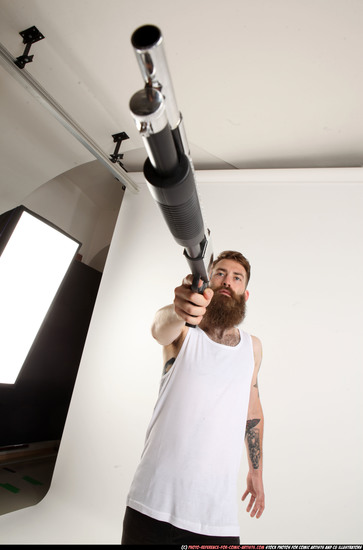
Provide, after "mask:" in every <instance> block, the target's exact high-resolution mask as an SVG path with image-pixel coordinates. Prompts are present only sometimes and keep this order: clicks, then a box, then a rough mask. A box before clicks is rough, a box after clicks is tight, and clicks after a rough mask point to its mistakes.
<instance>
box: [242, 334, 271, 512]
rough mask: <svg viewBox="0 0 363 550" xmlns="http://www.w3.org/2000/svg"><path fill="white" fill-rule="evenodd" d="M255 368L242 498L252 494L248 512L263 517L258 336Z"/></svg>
mask: <svg viewBox="0 0 363 550" xmlns="http://www.w3.org/2000/svg"><path fill="white" fill-rule="evenodd" d="M252 343H253V353H254V359H255V368H254V372H253V376H252V383H251V391H250V401H249V405H248V416H247V424H246V433H245V440H246V447H247V457H248V464H249V472H248V475H247V489H246V491H245V493H244V494H243V496H242V500H245V498H246V497H247V496H248V495H250V500H249V503H248V506H247V512H249V513H250V515H251V517H254V516H256V518H259V517H261V515H262V513H263V511H264V509H265V493H264V488H263V481H262V439H263V428H264V417H263V411H262V406H261V401H260V395H259V391H258V382H257V375H258V372H259V369H260V365H261V361H262V346H261V342H260V340H259V339H258V338H256V337H254V336H253V337H252Z"/></svg>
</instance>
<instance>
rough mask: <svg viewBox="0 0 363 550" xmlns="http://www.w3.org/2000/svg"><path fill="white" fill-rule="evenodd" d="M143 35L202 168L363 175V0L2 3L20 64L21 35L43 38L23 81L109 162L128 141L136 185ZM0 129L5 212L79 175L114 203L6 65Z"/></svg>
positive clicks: (6, 32)
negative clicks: (154, 45)
mask: <svg viewBox="0 0 363 550" xmlns="http://www.w3.org/2000/svg"><path fill="white" fill-rule="evenodd" d="M148 23H151V24H154V25H157V26H158V27H159V28H160V29H161V31H162V34H163V36H164V41H165V42H164V47H165V51H166V55H167V58H168V62H169V69H170V72H171V76H172V80H173V84H174V89H175V93H176V97H177V101H178V106H179V109H180V110H181V112H182V114H183V117H184V122H185V128H186V133H187V137H188V141H189V144H190V146H191V153H192V157H193V161H194V165H195V167H196V169H226V168H238V169H245V168H246V169H251V168H252V169H254V168H313V167H347V166H362V165H363V101H362V98H363V65H362V52H363V32H362V29H363V2H362V0H303V1H302V0H225V1H224V2H220V1H219V0H218V1H217V0H183V1H182V2H181V1H179V0H61V1H60V0H0V41H1V43H2V44H3V45H4V46H5V47H6V48H7V50H8V51H9V52H10V53H11V54H12V55H13V56H14V58H15V57H17V56H19V55H21V54H22V53H23V50H24V45H23V44H22V38H21V37H20V35H19V32H20V31H22V30H24V29H27V28H28V27H31V26H33V25H35V26H36V27H37V28H38V29H39V30H40V31H41V32H42V33H43V34H44V35H45V39H44V40H42V41H40V42H38V43H36V44H34V45H33V46H32V48H31V51H30V54H33V55H34V60H33V62H32V63H29V64H28V65H27V66H26V69H25V70H26V71H28V72H29V73H30V74H31V75H32V76H33V77H34V78H35V79H36V80H37V81H38V82H39V83H40V84H41V85H42V86H43V87H44V88H45V89H46V90H47V92H48V93H49V94H51V95H52V96H53V97H54V98H55V99H56V101H57V102H58V103H60V104H61V105H62V107H63V108H64V109H65V110H66V111H67V112H68V113H69V114H70V115H71V116H72V117H73V118H74V119H75V120H76V121H77V123H78V124H79V125H80V126H81V127H82V128H83V129H84V130H85V131H86V132H87V133H88V134H89V136H91V137H92V139H93V140H95V141H96V142H97V143H98V145H99V146H100V147H101V148H102V149H103V150H104V151H105V152H106V153H107V154H111V153H112V152H113V150H114V146H115V145H114V143H113V139H112V137H111V136H112V134H115V133H118V132H122V131H124V132H126V133H127V134H128V135H129V137H130V139H128V140H127V141H125V142H123V144H122V147H121V152H123V153H124V159H123V163H124V166H125V167H126V168H127V170H128V171H129V173H130V172H133V171H140V170H141V169H142V165H143V162H144V160H145V157H146V153H145V150H144V148H143V146H142V142H141V139H140V137H139V135H138V134H137V131H136V127H135V125H134V122H133V120H132V118H131V116H130V113H129V107H128V103H129V100H130V98H131V96H132V95H133V94H134V92H136V91H137V90H139V89H141V88H142V87H143V81H142V78H141V74H140V71H139V68H138V65H137V62H136V58H135V55H134V52H133V49H132V47H131V43H130V36H131V34H132V32H133V31H134V30H135V29H136V28H137V27H139V26H141V25H144V24H148ZM0 116H1V133H0V174H1V177H0V212H3V211H5V210H8V209H9V208H12V207H14V206H16V205H18V204H20V203H21V202H22V200H23V199H24V197H26V196H27V195H29V194H30V193H31V192H32V191H34V190H35V189H36V188H37V187H39V186H40V185H42V184H44V183H45V182H47V181H49V180H51V179H52V178H54V177H56V176H57V175H58V174H61V173H63V172H66V171H69V170H72V169H74V168H76V167H77V178H76V179H77V182H79V181H82V189H83V191H84V192H87V189H88V185H87V181H89V193H90V194H91V195H92V197H93V199H94V200H97V199H96V195H97V193H98V192H99V193H100V194H101V193H102V194H104V193H105V192H107V186H105V182H104V181H103V178H100V177H99V173H98V172H97V171H94V172H95V173H94V174H93V171H92V170H89V162H90V161H92V160H93V158H94V157H93V156H92V155H91V154H90V153H89V151H87V150H86V149H85V148H84V147H83V146H82V145H81V144H80V143H79V142H78V141H77V140H76V139H75V138H74V137H73V136H72V135H70V134H69V133H68V132H67V131H66V130H65V129H64V128H63V127H62V126H61V125H60V124H59V122H58V121H57V120H55V119H54V118H53V117H52V116H51V115H50V114H49V112H47V111H46V110H45V109H44V107H43V106H42V105H40V104H39V103H38V102H37V101H36V100H35V99H34V98H33V97H32V96H31V95H30V94H29V92H28V91H26V90H24V89H23V88H22V87H21V86H20V84H19V83H18V82H17V81H16V80H15V79H14V78H13V77H12V76H11V75H10V74H9V73H8V72H7V71H6V70H5V69H4V68H3V67H2V66H0ZM82 165H85V174H84V177H83V178H82V177H80V170H81V168H80V167H81V166H82ZM86 166H88V168H87V169H86ZM130 175H131V177H132V174H130ZM109 177H110V179H111V180H113V181H114V178H113V176H111V175H110V176H109ZM99 180H102V181H101V182H100V183H98V182H99ZM98 190H99V191H98ZM93 199H92V200H93Z"/></svg>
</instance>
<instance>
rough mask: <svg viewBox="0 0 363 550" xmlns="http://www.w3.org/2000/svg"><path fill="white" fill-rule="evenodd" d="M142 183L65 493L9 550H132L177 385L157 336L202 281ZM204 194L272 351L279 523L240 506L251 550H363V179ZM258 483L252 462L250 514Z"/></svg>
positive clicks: (233, 177) (296, 175)
mask: <svg viewBox="0 0 363 550" xmlns="http://www.w3.org/2000/svg"><path fill="white" fill-rule="evenodd" d="M134 179H135V180H136V181H137V182H138V184H139V186H140V192H139V193H138V194H137V195H134V194H132V193H130V192H127V191H126V194H125V197H124V200H123V203H122V206H121V210H120V214H119V217H118V222H117V225H116V228H115V232H114V236H113V240H112V243H111V247H110V252H109V255H108V259H107V263H106V267H105V271H104V274H103V278H102V281H101V286H100V291H99V294H98V298H97V301H96V305H95V309H94V313H93V318H92V320H91V325H90V329H89V333H88V337H87V341H86V345H85V348H84V352H83V357H82V361H81V365H80V368H79V372H78V377H77V381H76V385H75V389H74V393H73V397H72V401H71V405H70V409H69V413H68V417H67V421H66V425H65V430H64V434H63V438H62V442H61V447H60V452H59V455H58V460H57V464H56V468H55V472H54V477H53V481H52V484H51V487H50V490H49V492H48V494H47V496H46V497H45V498H44V500H43V501H42V502H40V503H39V504H38V505H36V506H34V507H31V508H27V509H24V510H20V511H17V512H14V513H11V514H7V515H4V516H2V517H0V542H1V543H3V544H4V543H27V544H37V543H50V544H57V543H66V544H71V543H74V544H82V543H83V544H85V543H88V544H91V543H106V544H107V543H110V544H111V543H115V544H117V543H119V542H120V537H121V528H122V519H123V514H124V510H125V501H126V495H127V492H128V489H129V485H130V483H131V480H132V477H133V474H134V471H135V469H136V467H137V464H138V461H139V458H140V454H141V451H142V447H143V442H144V437H145V431H146V428H147V425H148V422H149V419H150V417H151V414H152V409H153V406H154V403H155V400H156V397H157V393H158V387H159V380H160V376H161V372H162V353H161V352H162V350H161V347H160V346H159V345H158V344H157V343H156V342H155V341H154V340H153V338H152V337H151V334H150V326H151V323H152V320H153V316H154V313H155V311H156V310H157V309H158V308H160V307H162V306H163V305H165V304H167V303H171V302H172V300H173V295H174V288H175V287H176V286H178V285H179V284H180V283H181V281H182V279H183V277H184V276H185V275H186V274H187V273H188V267H187V263H186V260H185V258H184V257H183V251H182V248H181V247H180V246H179V245H177V243H176V242H175V241H174V239H173V238H172V236H171V235H170V233H169V231H168V229H167V227H166V224H165V222H164V220H163V219H162V217H161V214H160V212H159V210H158V209H157V207H156V205H155V203H154V202H153V199H152V198H151V196H150V193H149V191H148V190H147V187H146V185H145V184H144V183H143V177H142V175H141V174H139V175H137V176H136V177H135V178H134ZM197 181H198V188H199V194H200V198H201V204H202V209H203V214H204V217H205V219H206V222H207V224H208V226H209V227H210V229H211V232H212V238H213V245H214V250H215V253H216V254H217V253H219V252H220V251H222V250H225V249H234V250H239V251H241V252H243V254H245V255H246V256H247V258H248V259H249V260H250V263H251V265H252V272H251V282H250V286H249V290H250V299H249V301H248V304H247V306H248V309H247V316H246V319H245V321H244V324H243V328H244V330H246V331H248V332H250V333H252V334H255V335H256V336H258V337H259V338H260V339H261V341H262V344H263V350H264V356H263V362H262V366H261V371H260V375H259V387H260V395H261V400H262V405H263V409H264V414H265V438H264V482H265V491H266V510H265V512H264V514H263V516H262V517H261V519H259V520H256V519H251V518H250V517H249V515H248V514H247V513H246V512H245V507H246V505H245V503H242V502H240V504H239V509H240V526H241V543H243V544H276V543H278V544H283V543H286V544H319V543H320V544H339V543H341V544H344V543H350V544H352V543H356V544H358V543H361V542H362V540H363V527H362V522H361V494H362V490H363V483H362V468H361V464H362V462H363V456H362V454H363V453H362V448H363V445H362V430H361V426H362V421H363V418H362V407H361V394H362V370H363V369H362V366H363V365H362V359H363V357H362V355H363V354H362V344H361V331H362V327H363V316H362V311H363V293H362V281H363V259H362V257H363V255H362V252H363V251H362V242H363V216H362V204H363V173H362V170H361V169H347V170H345V169H329V170H323V169H322V170H284V171H279V170H275V171H269V170H265V171H247V172H246V171H233V170H231V171H222V172H218V171H217V172H199V173H197ZM226 452H228V449H226ZM246 474H247V461H246V457H244V459H243V461H242V464H241V471H240V477H239V481H238V487H237V488H236V499H238V500H240V497H241V495H242V494H243V492H244V490H245V477H246ZM221 505H222V506H223V503H221Z"/></svg>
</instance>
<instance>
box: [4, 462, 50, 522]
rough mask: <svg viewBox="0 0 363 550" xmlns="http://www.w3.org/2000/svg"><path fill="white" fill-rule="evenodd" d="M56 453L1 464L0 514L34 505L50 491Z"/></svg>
mask: <svg viewBox="0 0 363 550" xmlns="http://www.w3.org/2000/svg"><path fill="white" fill-rule="evenodd" d="M56 458H57V457H56V455H54V456H50V457H40V458H32V459H27V460H22V461H20V460H19V461H15V462H14V461H12V462H8V463H2V464H0V515H2V514H7V513H9V512H14V511H15V510H19V509H21V508H26V507H27V506H34V504H37V503H38V502H40V501H41V500H42V498H43V497H44V496H45V495H46V493H47V492H48V489H49V487H50V482H51V480H52V475H53V471H54V466H55V461H56Z"/></svg>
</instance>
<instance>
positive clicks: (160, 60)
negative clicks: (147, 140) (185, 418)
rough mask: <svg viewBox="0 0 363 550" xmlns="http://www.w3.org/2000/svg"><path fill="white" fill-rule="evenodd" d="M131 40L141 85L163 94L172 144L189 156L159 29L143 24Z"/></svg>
mask: <svg viewBox="0 0 363 550" xmlns="http://www.w3.org/2000/svg"><path fill="white" fill-rule="evenodd" d="M131 43H132V46H133V48H134V51H135V54H136V59H137V62H138V64H139V67H140V70H141V74H142V77H143V79H144V81H145V86H147V87H150V88H155V89H157V90H159V91H160V92H161V93H162V94H163V96H164V99H165V108H166V114H167V118H168V120H169V124H170V128H171V130H172V132H173V134H174V140H175V142H176V146H177V148H178V150H179V152H180V153H184V154H186V155H187V156H188V157H189V158H190V150H189V145H188V142H187V138H186V133H185V130H184V127H183V120H182V116H181V114H180V111H179V110H178V106H177V102H176V99H175V93H174V89H173V84H172V80H171V77H170V73H169V68H168V63H167V60H166V56H165V52H164V46H163V36H162V34H161V31H160V29H159V28H158V27H156V26H154V25H143V26H142V27H139V28H138V29H136V30H135V31H134V33H133V34H132V36H131ZM190 160H191V159H190Z"/></svg>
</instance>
